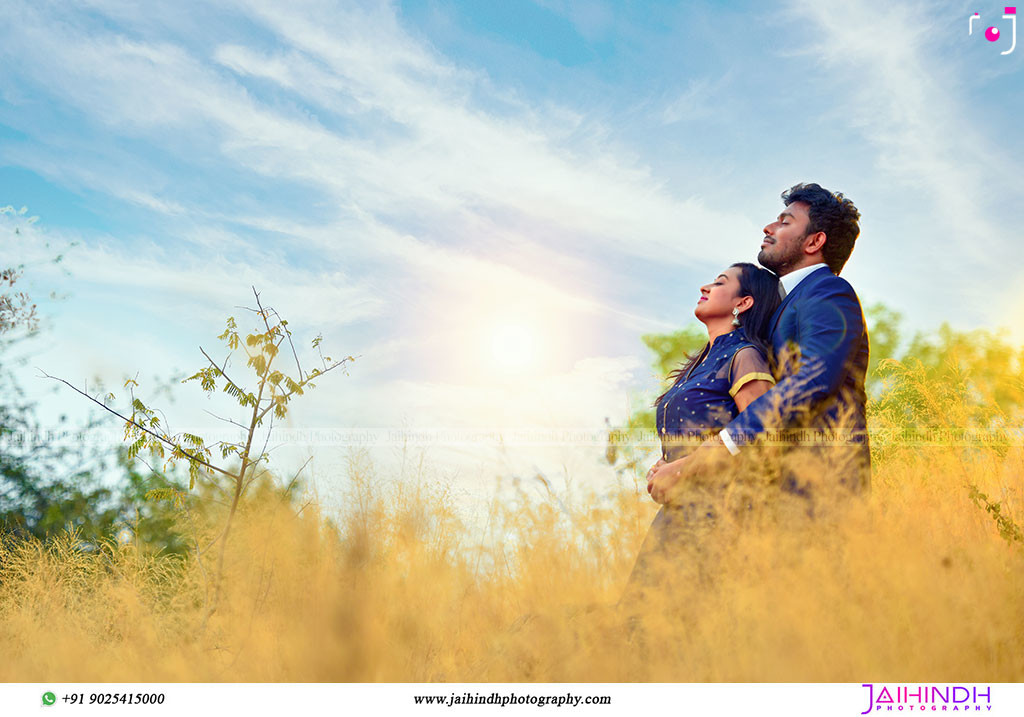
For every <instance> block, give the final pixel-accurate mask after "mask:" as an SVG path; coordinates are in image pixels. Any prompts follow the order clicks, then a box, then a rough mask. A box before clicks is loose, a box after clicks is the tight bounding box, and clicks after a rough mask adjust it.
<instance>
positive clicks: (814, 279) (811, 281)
mask: <svg viewBox="0 0 1024 717" xmlns="http://www.w3.org/2000/svg"><path fill="white" fill-rule="evenodd" d="M822 269H825V268H824V267H819V268H818V269H815V270H814V271H812V272H811V273H810V274H808V275H807V276H805V277H804V278H803V281H801V282H800V283H799V284H797V285H796V286H795V287H793V290H792V291H791V292H789V293H788V294H786V298H784V299H783V300H782V303H781V304H779V308H777V309H776V310H775V313H774V314H772V330H771V334H769V335H770V336H774V335H775V329H777V328H778V326H779V321H781V320H782V314H783V313H785V311H786V308H787V307H788V306H789V305H790V303H791V302H792V301H793V299H794V297H798V296H800V295H801V294H803V293H806V292H807V291H809V290H810V289H811V287H813V286H814V285H816V284H817V283H818V282H819V281H821V280H822V279H824V278H825V277H826V276H831V275H832V272H831V271H830V270H827V269H825V270H824V271H823V270H822Z"/></svg>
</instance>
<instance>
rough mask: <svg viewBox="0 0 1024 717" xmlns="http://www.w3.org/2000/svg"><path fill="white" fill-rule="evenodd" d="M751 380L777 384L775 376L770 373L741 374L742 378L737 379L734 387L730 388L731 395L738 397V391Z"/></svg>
mask: <svg viewBox="0 0 1024 717" xmlns="http://www.w3.org/2000/svg"><path fill="white" fill-rule="evenodd" d="M751 381H767V382H768V383H770V384H772V385H773V386H774V385H775V378H774V377H773V376H772V375H771V374H770V373H760V372H758V373H748V374H747V375H746V376H740V378H738V379H737V380H736V383H734V384H733V385H732V388H730V389H729V395H730V396H732V397H733V398H736V393H737V391H739V390H740V389H741V388H743V387H744V386H746V385H747V384H748V383H750V382H751Z"/></svg>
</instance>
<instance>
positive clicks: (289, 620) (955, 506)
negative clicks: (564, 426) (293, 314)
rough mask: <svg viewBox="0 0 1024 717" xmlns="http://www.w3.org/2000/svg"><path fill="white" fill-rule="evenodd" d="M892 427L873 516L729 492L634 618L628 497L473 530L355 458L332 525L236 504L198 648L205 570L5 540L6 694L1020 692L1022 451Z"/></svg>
mask: <svg viewBox="0 0 1024 717" xmlns="http://www.w3.org/2000/svg"><path fill="white" fill-rule="evenodd" d="M916 375H917V374H915V372H914V370H912V369H908V370H906V371H903V372H902V373H900V374H899V375H898V377H900V378H901V380H917V379H915V378H914V377H915V376H916ZM913 389H914V390H913V391H910V389H908V388H907V387H906V386H904V387H903V390H904V391H905V393H904V395H905V396H907V397H908V400H909V399H910V398H912V399H913V401H914V403H913V405H910V404H907V405H905V406H904V407H907V406H909V408H912V409H913V411H912V414H913V415H912V416H911V417H912V418H915V420H917V419H920V418H921V416H923V415H927V416H928V417H930V418H934V419H937V420H938V419H941V420H948V419H949V418H950V417H954V416H957V415H958V413H957V410H956V407H955V406H953V405H944V404H943V401H953V400H956V397H957V396H958V395H959V394H958V391H957V390H954V389H956V386H952V388H951V386H950V385H949V384H946V385H943V386H937V387H934V390H929V388H928V386H925V385H920V384H919V385H916V386H914V387H913ZM891 408H892V410H890V411H889V412H888V413H886V414H885V416H884V422H883V424H881V429H883V430H882V433H884V443H885V448H884V450H882V451H880V452H878V453H877V454H876V460H875V463H874V470H873V480H872V491H871V493H870V494H869V495H866V496H863V497H858V498H854V497H852V496H846V497H845V498H842V497H841V496H840V498H839V499H838V502H837V504H836V505H834V506H832V507H831V509H830V510H827V511H820V512H819V514H818V516H817V517H816V518H815V519H814V520H809V519H807V518H806V517H805V515H806V511H805V510H804V506H802V504H800V502H799V501H798V500H797V501H796V502H795V503H794V502H793V501H792V500H791V501H789V502H788V503H787V501H786V500H784V499H782V497H781V496H780V495H779V494H777V493H773V492H772V491H773V488H772V485H771V482H770V481H765V482H764V484H763V485H760V486H758V485H747V486H746V489H745V490H746V492H743V491H740V492H739V493H738V492H736V491H732V492H728V491H727V496H726V497H725V498H722V499H721V501H722V502H720V503H719V506H720V512H719V515H720V520H718V521H717V523H716V524H715V525H713V526H711V527H709V528H707V529H706V530H704V531H703V532H701V533H700V534H699V535H696V534H695V536H694V539H693V540H692V541H690V542H687V543H686V544H684V545H681V546H680V549H679V550H678V552H677V553H675V557H674V563H673V565H672V566H671V568H672V569H671V571H670V572H671V574H672V576H673V579H672V580H670V581H667V582H666V583H664V584H661V585H659V586H655V587H652V588H651V589H649V590H647V591H646V592H644V593H642V594H640V595H639V596H631V597H627V598H626V599H625V600H624V601H623V602H622V604H617V603H618V601H619V598H620V595H621V594H622V591H623V588H624V585H625V583H626V579H627V576H628V575H629V573H630V570H631V568H632V566H633V562H634V560H635V557H636V554H637V551H638V549H639V546H640V543H641V541H642V540H643V538H644V535H645V533H646V531H647V527H648V525H649V524H650V520H651V518H652V517H653V514H654V510H655V508H656V506H654V505H653V504H651V503H650V501H649V499H648V498H647V497H646V495H643V496H641V495H638V494H637V493H636V491H635V490H634V489H633V488H632V486H630V487H629V488H626V487H623V488H622V489H621V490H620V491H619V492H618V493H617V494H616V495H614V496H612V497H608V496H604V497H597V496H590V497H586V496H575V497H573V498H572V499H571V500H570V498H569V497H568V496H562V497H561V498H558V499H556V498H555V497H554V496H552V500H551V502H550V503H547V502H544V503H537V502H536V501H534V502H526V501H521V500H517V501H511V502H510V501H505V502H495V503H494V504H493V505H492V506H491V508H490V512H489V514H488V515H487V516H486V520H485V521H483V520H482V521H480V522H479V524H477V523H474V524H472V525H470V524H467V523H465V522H463V521H462V520H461V519H460V517H459V513H458V511H457V510H456V509H455V506H454V504H453V500H452V498H451V496H450V495H449V494H448V493H447V492H446V491H445V490H444V489H441V488H434V489H427V488H423V487H420V486H417V485H416V484H415V482H406V483H402V484H400V485H398V486H397V487H394V488H391V489H380V488H377V487H376V486H379V485H380V484H381V480H380V478H379V477H378V476H376V475H375V474H374V467H373V466H372V465H370V464H369V463H368V462H366V461H354V462H353V464H352V466H351V468H350V473H351V475H350V476H349V478H350V483H351V485H352V488H351V491H350V493H349V495H348V497H347V505H348V508H347V511H346V512H345V514H344V515H343V516H341V517H340V518H337V519H336V520H335V521H328V520H325V519H324V517H323V516H321V515H320V514H319V513H318V512H317V510H316V506H315V504H309V505H307V506H306V507H304V508H302V509H301V510H299V509H296V508H295V507H293V506H289V505H287V504H285V503H282V502H281V500H280V498H279V494H273V493H267V494H264V495H263V497H259V496H256V497H254V498H253V499H252V500H250V501H249V502H247V503H245V504H244V505H243V506H242V508H241V509H240V510H241V512H240V514H239V516H238V518H237V521H236V524H235V526H236V527H235V528H234V530H233V533H232V535H231V541H230V543H229V545H228V550H227V554H226V559H225V568H224V578H223V583H222V595H221V598H220V601H219V603H218V607H217V610H216V611H215V612H214V614H213V615H212V617H211V618H210V619H209V620H208V621H207V622H206V623H205V625H204V621H203V617H204V614H205V606H206V599H207V592H208V586H207V585H206V582H205V577H204V573H203V570H202V568H201V566H200V565H199V564H198V563H197V562H196V561H195V560H194V559H189V560H180V559H176V558H172V557H161V556H151V555H147V554H146V552H145V550H144V549H140V548H139V547H138V546H135V545H128V546H117V545H114V544H111V545H104V546H101V547H100V549H99V550H93V551H91V552H90V551H86V550H84V549H83V546H82V545H81V544H79V542H78V541H76V539H75V536H73V535H69V536H65V537H64V538H62V539H60V540H56V541H53V542H51V543H48V544H42V543H39V542H37V541H31V540H30V541H26V540H14V539H6V540H5V541H3V543H2V546H0V652H2V653H3V655H4V659H3V660H2V661H0V680H4V681H19V682H22V681H24V682H80V681H84V682H91V681H100V682H102V681H123V682H131V681H147V682H164V681H170V682H174V681H258V682H265V681H289V682H291V681H295V682H307V681H314V682H315V681H332V682H334V681H342V682H343V681H359V682H363V681H403V682H404V681H416V682H418V681H446V682H477V681H480V682H506V681H511V682H518V681H554V682H557V681H572V682H577V681H578V682H592V681H686V682H690V681H826V682H861V681H875V682H882V681H887V682H908V683H912V682H924V681H927V682H954V681H959V682H963V681H966V682H987V683H988V682H1019V681H1022V680H1024V660H1021V657H1020V645H1021V644H1024V547H1022V545H1021V544H1020V543H1019V542H1014V541H1012V540H1004V539H1003V537H1001V536H1000V531H999V527H998V526H997V525H996V523H995V522H994V521H993V518H992V515H990V514H989V512H986V510H982V509H979V507H978V506H977V505H975V504H974V503H972V499H971V495H970V491H969V490H968V489H967V488H966V486H967V485H968V484H973V485H976V486H977V487H978V488H979V489H980V490H982V491H983V492H984V493H985V494H986V495H987V496H990V497H991V500H992V501H994V502H999V503H1000V511H1001V512H1000V515H1001V516H1003V517H1004V518H1006V519H1007V520H1010V521H1016V524H1017V525H1020V524H1021V522H1022V521H1021V517H1022V516H1024V491H1022V486H1021V479H1020V476H1021V475H1022V474H1024V471H1022V468H1024V451H1022V448H1021V446H1019V445H1009V444H1007V445H1000V446H988V445H966V444H965V443H964V442H962V441H957V440H947V441H944V442H943V441H939V442H935V441H932V442H922V441H920V440H919V436H917V435H916V434H915V437H914V438H913V439H907V440H902V439H901V438H900V437H901V436H902V435H904V433H905V432H904V433H901V432H900V431H899V430H897V428H898V427H899V425H898V421H899V415H900V414H899V411H897V408H898V407H897V406H892V407H891ZM972 415H976V414H972ZM908 420H909V419H908ZM877 428H879V427H878V426H876V429H877ZM1017 442H1018V443H1019V440H1018V441H1017ZM826 478H827V477H826ZM747 489H748V490H747ZM730 490H731V489H730ZM737 490H739V489H737ZM740 493H742V495H740ZM738 495H739V496H740V497H739V499H738V500H737V496H738ZM729 501H732V502H731V503H730V502H729ZM737 505H739V506H741V508H740V509H736V506H737ZM730 506H731V507H730ZM484 523H485V524H486V527H484V528H483V529H481V527H480V525H482V524H484ZM211 552H212V551H211Z"/></svg>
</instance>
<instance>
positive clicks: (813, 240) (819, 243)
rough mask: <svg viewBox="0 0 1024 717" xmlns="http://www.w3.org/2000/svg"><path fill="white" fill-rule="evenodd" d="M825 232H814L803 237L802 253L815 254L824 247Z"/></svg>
mask: <svg viewBox="0 0 1024 717" xmlns="http://www.w3.org/2000/svg"><path fill="white" fill-rule="evenodd" d="M826 238H827V237H826V236H825V232H815V233H814V234H811V235H810V236H809V237H807V238H806V239H804V254H817V253H818V252H819V251H821V250H822V249H824V248H825V240H826Z"/></svg>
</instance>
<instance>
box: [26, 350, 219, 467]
mask: <svg viewBox="0 0 1024 717" xmlns="http://www.w3.org/2000/svg"><path fill="white" fill-rule="evenodd" d="M37 368H38V367H37ZM39 372H40V373H41V374H42V376H41V378H49V379H52V380H54V381H60V382H61V383H63V384H64V385H65V386H67V387H68V388H70V389H71V390H72V391H74V392H75V393H77V394H80V395H82V396H85V397H86V398H88V399H89V400H90V401H92V402H93V403H95V404H96V405H97V406H99V407H100V408H102V409H103V410H104V411H107V412H109V413H112V414H114V415H115V416H117V417H118V418H120V419H121V420H122V421H124V422H125V423H128V424H131V425H133V426H135V427H136V428H137V429H139V430H140V431H142V432H143V433H147V434H149V435H151V436H153V438H155V439H157V440H158V441H160V442H161V443H164V444H166V445H168V446H170V447H171V448H173V449H175V450H177V451H181V453H182V454H183V455H184V456H185V457H186V458H188V459H189V460H191V461H195V462H196V463H198V464H199V465H202V466H206V467H207V468H209V469H210V470H213V471H217V472H218V473H221V474H223V475H226V476H228V477H229V478H234V475H232V474H231V473H228V472H227V471H225V470H222V469H220V468H218V467H217V466H215V465H213V464H212V463H208V462H206V461H204V460H203V459H202V458H200V457H199V456H196V455H194V454H192V453H189V452H188V451H186V450H185V449H184V448H182V447H181V446H179V445H178V444H177V443H175V442H174V441H172V440H170V439H169V438H165V437H164V436H161V435H160V434H158V433H154V432H153V431H151V430H149V429H148V428H146V427H145V426H143V425H142V424H140V423H138V422H136V421H134V420H132V419H131V418H128V417H127V416H123V415H121V414H120V413H118V412H117V411H115V410H114V409H112V408H110V407H109V406H107V405H106V404H104V403H103V402H102V401H98V400H97V399H95V398H93V397H92V396H90V395H89V394H87V393H85V392H84V391H82V390H81V389H79V388H78V387H77V386H74V385H73V384H71V383H68V382H67V381H65V380H64V379H62V378H58V377H57V376H51V375H50V374H48V373H46V371H43V370H42V369H39Z"/></svg>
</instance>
